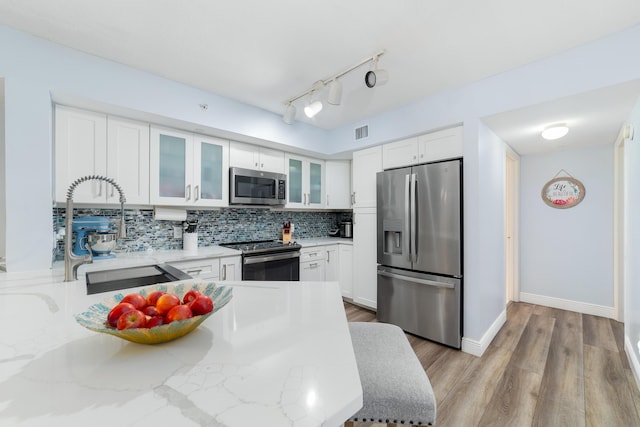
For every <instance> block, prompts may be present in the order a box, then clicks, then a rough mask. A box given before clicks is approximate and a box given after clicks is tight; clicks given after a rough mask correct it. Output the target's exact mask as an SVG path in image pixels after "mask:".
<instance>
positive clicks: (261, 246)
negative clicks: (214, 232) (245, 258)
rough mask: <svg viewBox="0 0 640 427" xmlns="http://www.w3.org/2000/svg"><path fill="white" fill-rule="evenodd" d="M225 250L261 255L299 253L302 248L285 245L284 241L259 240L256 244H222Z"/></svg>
mask: <svg viewBox="0 0 640 427" xmlns="http://www.w3.org/2000/svg"><path fill="white" fill-rule="evenodd" d="M220 246H224V247H225V248H229V249H235V250H238V251H242V254H243V255H245V254H260V253H273V252H285V251H299V250H300V248H302V246H301V245H299V244H298V243H296V242H289V243H283V242H282V240H258V241H254V242H237V243H220Z"/></svg>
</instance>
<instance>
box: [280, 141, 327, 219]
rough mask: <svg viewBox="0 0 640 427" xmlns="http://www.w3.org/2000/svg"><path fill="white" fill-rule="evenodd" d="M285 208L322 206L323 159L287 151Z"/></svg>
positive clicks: (323, 194) (323, 193) (323, 196)
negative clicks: (301, 155)
mask: <svg viewBox="0 0 640 427" xmlns="http://www.w3.org/2000/svg"><path fill="white" fill-rule="evenodd" d="M285 159H286V164H287V167H288V168H287V204H286V206H285V207H287V208H322V207H324V198H325V188H324V176H325V172H324V167H325V164H324V163H325V162H324V160H317V159H310V158H306V157H300V156H296V155H293V154H289V153H287V154H286V155H285Z"/></svg>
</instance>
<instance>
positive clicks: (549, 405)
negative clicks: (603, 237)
mask: <svg viewBox="0 0 640 427" xmlns="http://www.w3.org/2000/svg"><path fill="white" fill-rule="evenodd" d="M345 310H346V313H347V319H348V320H349V321H350V322H375V321H376V319H375V313H374V312H372V311H369V310H366V309H363V308H361V307H358V306H356V305H353V304H350V303H348V302H345ZM407 337H408V339H409V342H410V343H411V346H412V347H413V349H414V351H415V353H416V355H417V356H418V358H419V359H420V362H421V363H422V366H423V367H424V369H425V370H426V372H427V375H428V376H429V379H430V380H431V385H432V386H433V390H434V393H435V395H436V402H437V418H436V425H437V426H438V427H450V426H451V427H452V426H455V427H457V426H461V427H472V426H483V427H484V426H500V427H502V426H516V427H520V426H523V427H524V426H545V427H553V426H567V427H578V426H585V427H587V426H588V427H592V426H593V427H596V426H598V427H600V426H612V427H618V426H620V427H627V426H640V391H639V390H638V387H637V385H636V382H635V379H634V377H633V372H632V371H631V368H630V367H629V363H628V359H627V355H626V353H625V351H624V330H623V325H622V323H619V322H616V321H614V320H611V319H606V318H603V317H596V316H590V315H586V314H580V313H574V312H570V311H564V310H558V309H554V308H549V307H543V306H537V305H533V304H526V303H511V304H509V307H508V309H507V322H506V323H505V325H504V326H503V327H502V329H501V330H500V332H499V333H498V335H497V336H496V337H495V339H494V340H493V342H492V343H491V345H490V346H489V348H488V349H487V350H486V351H485V353H484V354H483V355H482V357H479V358H478V357H475V356H471V355H469V354H466V353H463V352H461V351H457V350H453V349H451V348H449V347H445V346H442V345H439V344H436V343H433V342H431V341H427V340H424V339H422V338H418V337H416V336H413V335H410V334H407ZM380 425H381V424H375V423H360V424H358V423H356V426H358V427H374V426H375V427H377V426H380Z"/></svg>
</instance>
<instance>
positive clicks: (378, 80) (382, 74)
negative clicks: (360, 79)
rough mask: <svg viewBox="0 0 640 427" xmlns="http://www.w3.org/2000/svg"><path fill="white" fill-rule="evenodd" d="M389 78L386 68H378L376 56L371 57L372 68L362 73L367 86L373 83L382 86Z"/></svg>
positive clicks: (372, 85) (371, 85)
mask: <svg viewBox="0 0 640 427" xmlns="http://www.w3.org/2000/svg"><path fill="white" fill-rule="evenodd" d="M387 80H389V73H388V72H387V71H386V70H378V56H377V55H376V56H374V57H373V70H371V71H368V72H367V74H365V75H364V82H365V84H366V85H367V87H374V86H375V85H378V86H382V85H383V84H385V83H386V82H387Z"/></svg>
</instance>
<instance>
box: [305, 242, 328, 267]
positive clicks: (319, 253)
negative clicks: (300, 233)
mask: <svg viewBox="0 0 640 427" xmlns="http://www.w3.org/2000/svg"><path fill="white" fill-rule="evenodd" d="M324 253H325V248H324V247H323V246H318V247H315V248H310V249H302V250H301V251H300V263H303V262H307V261H316V260H323V259H324Z"/></svg>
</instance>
